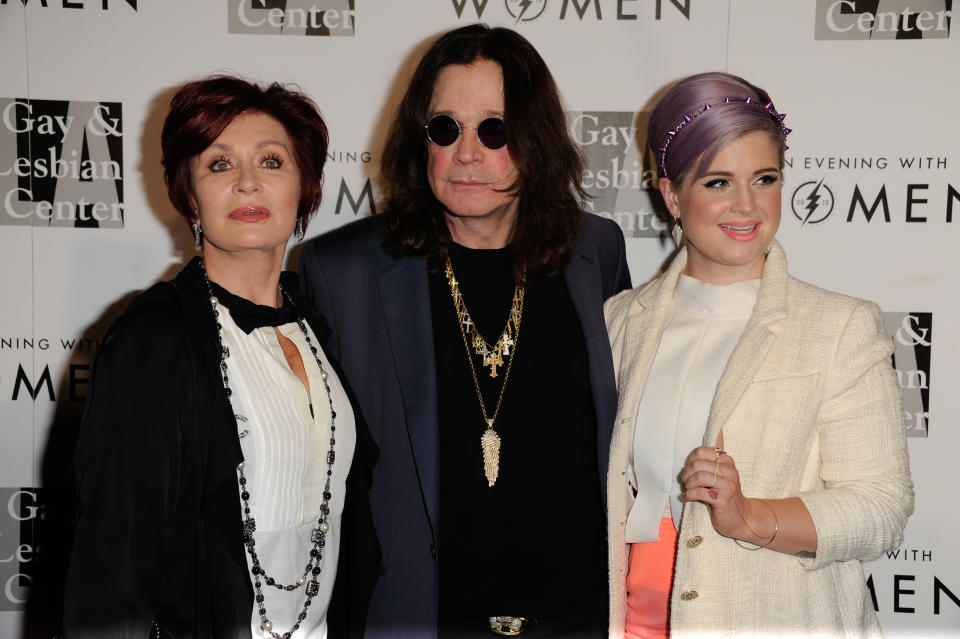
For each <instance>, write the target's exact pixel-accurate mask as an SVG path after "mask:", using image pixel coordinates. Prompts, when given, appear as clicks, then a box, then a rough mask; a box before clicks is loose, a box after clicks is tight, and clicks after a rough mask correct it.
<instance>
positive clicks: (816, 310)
mask: <svg viewBox="0 0 960 639" xmlns="http://www.w3.org/2000/svg"><path fill="white" fill-rule="evenodd" d="M787 305H788V309H789V310H788V313H790V314H791V315H792V314H796V313H803V314H805V315H811V316H814V317H815V318H816V319H817V320H820V321H826V322H827V323H835V322H836V321H839V320H846V319H849V318H850V317H851V315H857V314H868V315H872V314H877V315H879V313H880V309H879V307H878V306H877V305H876V304H875V303H873V302H871V301H869V300H865V299H860V298H857V297H852V296H850V295H845V294H843V293H838V292H836V291H830V290H827V289H824V288H820V287H819V286H815V285H813V284H810V283H809V282H804V281H803V280H798V279H797V278H795V277H793V276H790V277H789V278H788V280H787Z"/></svg>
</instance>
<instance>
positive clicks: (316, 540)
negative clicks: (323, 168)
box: [200, 262, 337, 639]
mask: <svg viewBox="0 0 960 639" xmlns="http://www.w3.org/2000/svg"><path fill="white" fill-rule="evenodd" d="M200 264H201V270H202V271H203V281H204V283H206V285H207V293H208V294H209V296H210V307H211V308H212V309H213V316H214V319H215V321H216V323H217V342H218V343H219V344H220V372H221V375H222V376H223V388H224V391H226V394H227V401H230V396H231V395H232V394H233V391H231V390H230V379H229V377H228V376H227V359H228V358H229V357H230V349H229V348H227V346H226V345H224V343H223V325H222V324H221V323H220V311H219V310H217V303H218V300H217V298H216V296H215V295H214V294H213V289H212V288H211V287H210V280H209V279H208V278H207V268H206V265H204V264H203V262H201V263H200ZM280 293H281V294H282V295H283V296H284V297H285V298H286V300H287V301H288V302H289V303H290V304H293V300H292V299H291V298H290V295H289V294H287V292H286V291H285V290H283V286H280ZM297 326H299V327H300V332H301V333H303V338H304V339H305V340H306V341H307V346H309V347H310V352H311V353H313V358H314V359H315V360H316V362H317V366H318V367H319V368H320V379H322V380H323V387H324V389H325V390H326V392H327V402H328V403H329V404H330V450H328V451H327V480H326V483H325V484H324V486H323V502H322V503H321V504H320V516H319V517H318V518H317V526H316V528H314V529H313V532H312V533H311V534H310V542H311V544H312V547H311V548H310V558H309V560H308V561H307V565H306V567H305V568H304V569H303V574H301V575H299V576H298V577H297V579H296V581H295V583H292V584H287V585H284V584H281V583H279V582H278V581H277V580H276V579H274V578H273V577H271V576H269V575H268V574H267V571H266V570H265V569H264V568H263V567H262V566H261V565H260V559H259V558H258V557H257V551H256V541H255V540H254V538H253V533H254V531H256V529H257V522H256V520H255V519H254V518H253V516H252V513H251V510H250V486H249V485H248V482H247V478H246V476H244V474H243V470H244V466H245V462H241V463H240V464H239V465H238V466H237V472H238V474H239V475H238V477H237V482H238V484H239V486H240V499H241V500H243V543H244V545H245V546H246V549H247V554H248V555H250V563H252V564H253V567H252V568H251V569H250V572H251V573H252V574H253V576H254V582H253V585H254V589H255V590H256V596H255V600H256V603H257V613H258V614H259V615H260V629H261V630H263V631H264V632H265V633H266V634H267V635H268V636H270V637H272V639H291V637H293V633H295V632H296V631H297V629H299V628H300V624H302V623H303V622H304V620H305V619H306V618H307V609H308V608H309V607H310V604H312V603H313V598H314V597H316V596H317V594H318V593H319V592H320V584H319V583H318V582H317V577H318V576H319V575H320V560H321V559H323V548H324V546H326V543H327V539H326V537H327V531H329V530H330V524H329V523H328V521H327V519H328V518H329V516H330V498H331V497H332V495H331V493H330V480H331V477H332V476H333V462H334V460H335V459H336V453H335V452H334V445H335V444H336V442H337V440H336V430H337V427H336V423H335V421H336V418H337V412H336V411H335V410H334V408H333V395H332V394H331V393H330V385H329V384H328V383H327V378H328V375H327V371H326V369H324V367H323V362H322V361H321V360H320V356H319V355H318V354H317V353H318V351H317V347H316V346H314V345H313V343H312V342H311V341H310V334H309V333H308V332H307V327H306V324H304V321H303V317H301V316H300V315H297ZM264 582H266V584H267V586H273V587H274V588H277V589H278V590H286V591H288V592H292V591H294V590H296V589H297V588H300V587H301V586H304V585H305V586H306V597H307V598H306V600H305V601H304V602H303V610H301V611H300V614H299V615H297V622H296V623H295V624H294V625H293V627H292V628H290V630H289V631H287V632H285V633H283V634H279V633H276V632H273V622H272V621H270V619H269V618H268V617H267V609H266V607H265V604H264V596H263V590H262V588H263V583H264Z"/></svg>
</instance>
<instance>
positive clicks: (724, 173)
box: [703, 166, 780, 177]
mask: <svg viewBox="0 0 960 639" xmlns="http://www.w3.org/2000/svg"><path fill="white" fill-rule="evenodd" d="M770 172H778V173H779V172H780V169H778V168H777V167H773V166H772V167H769V168H766V169H757V170H756V171H754V172H753V175H760V174H761V173H770ZM707 176H717V177H733V172H731V171H707V172H706V173H704V174H703V177H707Z"/></svg>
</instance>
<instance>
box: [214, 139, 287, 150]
mask: <svg viewBox="0 0 960 639" xmlns="http://www.w3.org/2000/svg"><path fill="white" fill-rule="evenodd" d="M266 146H280V147H283V148H284V149H286V150H287V151H289V150H290V148H289V147H288V146H287V145H286V144H284V143H283V142H281V141H280V140H263V141H262V142H257V143H256V144H255V145H254V147H253V148H255V149H262V148H264V147H266ZM209 148H218V149H223V150H224V151H230V150H232V149H233V145H231V144H224V143H223V142H214V143H213V144H211V145H210V147H209Z"/></svg>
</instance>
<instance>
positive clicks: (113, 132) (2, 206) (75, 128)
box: [0, 98, 124, 228]
mask: <svg viewBox="0 0 960 639" xmlns="http://www.w3.org/2000/svg"><path fill="white" fill-rule="evenodd" d="M123 214H124V212H123V117H122V115H121V106H120V103H119V102H77V101H69V100H26V99H21V98H0V224H5V225H10V226H24V225H33V226H61V227H86V228H123Z"/></svg>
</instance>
